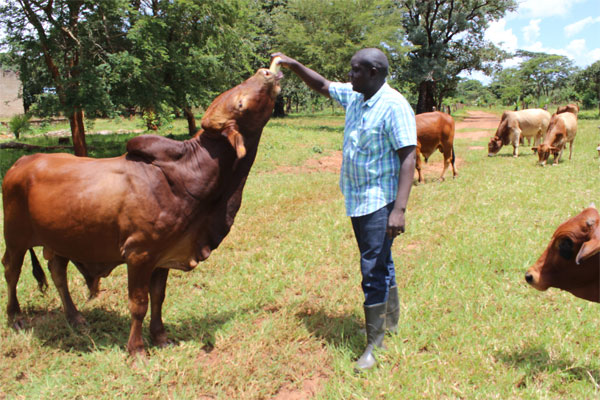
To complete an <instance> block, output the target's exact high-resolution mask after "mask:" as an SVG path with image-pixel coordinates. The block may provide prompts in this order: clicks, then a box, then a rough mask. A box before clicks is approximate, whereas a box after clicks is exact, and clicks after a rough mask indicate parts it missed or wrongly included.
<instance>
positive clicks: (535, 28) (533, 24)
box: [523, 18, 542, 43]
mask: <svg viewBox="0 0 600 400" xmlns="http://www.w3.org/2000/svg"><path fill="white" fill-rule="evenodd" d="M540 22H542V20H541V19H540V18H536V19H532V20H530V21H529V25H527V26H526V27H525V28H523V37H524V39H525V41H526V42H527V43H530V42H533V41H534V40H536V39H537V38H538V37H539V36H540Z"/></svg>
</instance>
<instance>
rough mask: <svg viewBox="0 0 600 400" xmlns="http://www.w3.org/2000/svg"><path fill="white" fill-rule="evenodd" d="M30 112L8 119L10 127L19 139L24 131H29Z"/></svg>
mask: <svg viewBox="0 0 600 400" xmlns="http://www.w3.org/2000/svg"><path fill="white" fill-rule="evenodd" d="M29 118H30V116H29V114H19V115H15V116H14V117H12V118H11V119H10V121H8V129H9V130H10V131H11V132H12V133H14V134H15V137H16V138H17V139H18V138H19V136H20V135H21V134H22V133H26V132H29V131H30V130H31V125H30V124H29Z"/></svg>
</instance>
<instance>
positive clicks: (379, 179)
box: [329, 82, 417, 217]
mask: <svg viewBox="0 0 600 400" xmlns="http://www.w3.org/2000/svg"><path fill="white" fill-rule="evenodd" d="M329 94H330V95H331V98H333V99H335V100H337V101H338V102H339V103H340V104H341V105H342V107H344V109H345V110H346V125H345V128H344V150H343V153H344V157H343V162H342V171H341V174H340V188H341V189H342V193H343V194H344V198H345V200H346V214H347V215H348V216H350V217H359V216H362V215H367V214H370V213H372V212H374V211H377V210H379V209H380V208H382V207H384V206H385V205H387V204H389V203H391V202H392V201H394V200H395V199H396V193H397V191H398V174H399V171H400V159H399V158H398V154H397V153H396V150H398V149H399V148H402V147H406V146H416V145H417V127H416V122H415V113H414V112H413V110H412V108H411V106H410V105H409V104H408V102H407V101H406V99H405V98H404V96H402V95H401V94H400V93H399V92H398V91H396V90H395V89H392V88H391V87H390V86H389V85H388V84H387V83H384V85H383V86H382V87H381V88H380V89H379V90H378V91H377V93H375V94H374V95H373V96H372V97H371V98H370V99H369V100H367V101H366V102H365V101H364V100H363V97H364V96H363V95H362V94H361V93H358V92H355V91H353V90H352V84H350V83H341V82H331V83H330V85H329Z"/></svg>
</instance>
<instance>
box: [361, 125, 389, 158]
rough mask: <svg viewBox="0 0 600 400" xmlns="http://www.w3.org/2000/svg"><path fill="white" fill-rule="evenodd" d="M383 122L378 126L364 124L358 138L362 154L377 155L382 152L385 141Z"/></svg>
mask: <svg viewBox="0 0 600 400" xmlns="http://www.w3.org/2000/svg"><path fill="white" fill-rule="evenodd" d="M382 128H383V122H380V123H377V124H363V126H361V129H360V137H359V138H358V145H357V147H358V149H359V150H360V151H362V152H367V153H377V152H378V151H380V150H381V147H382V144H383V141H384V139H385V137H384V136H385V135H384V131H383V129H382Z"/></svg>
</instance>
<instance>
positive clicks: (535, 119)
mask: <svg viewBox="0 0 600 400" xmlns="http://www.w3.org/2000/svg"><path fill="white" fill-rule="evenodd" d="M549 123H550V113H549V112H548V111H546V110H542V109H541V108H532V109H528V110H520V111H504V112H503V113H502V118H501V119H500V123H499V124H498V128H497V129H496V134H495V135H494V136H493V137H492V138H491V139H490V142H489V143H488V156H493V155H495V154H496V153H498V151H500V149H501V148H502V146H503V145H508V144H512V146H513V156H514V157H518V156H519V143H521V142H522V140H523V139H524V138H525V139H528V140H529V141H531V139H532V138H533V139H534V143H533V144H534V146H539V144H540V142H541V141H542V137H543V136H544V134H545V133H546V131H547V130H548V124H549Z"/></svg>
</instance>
